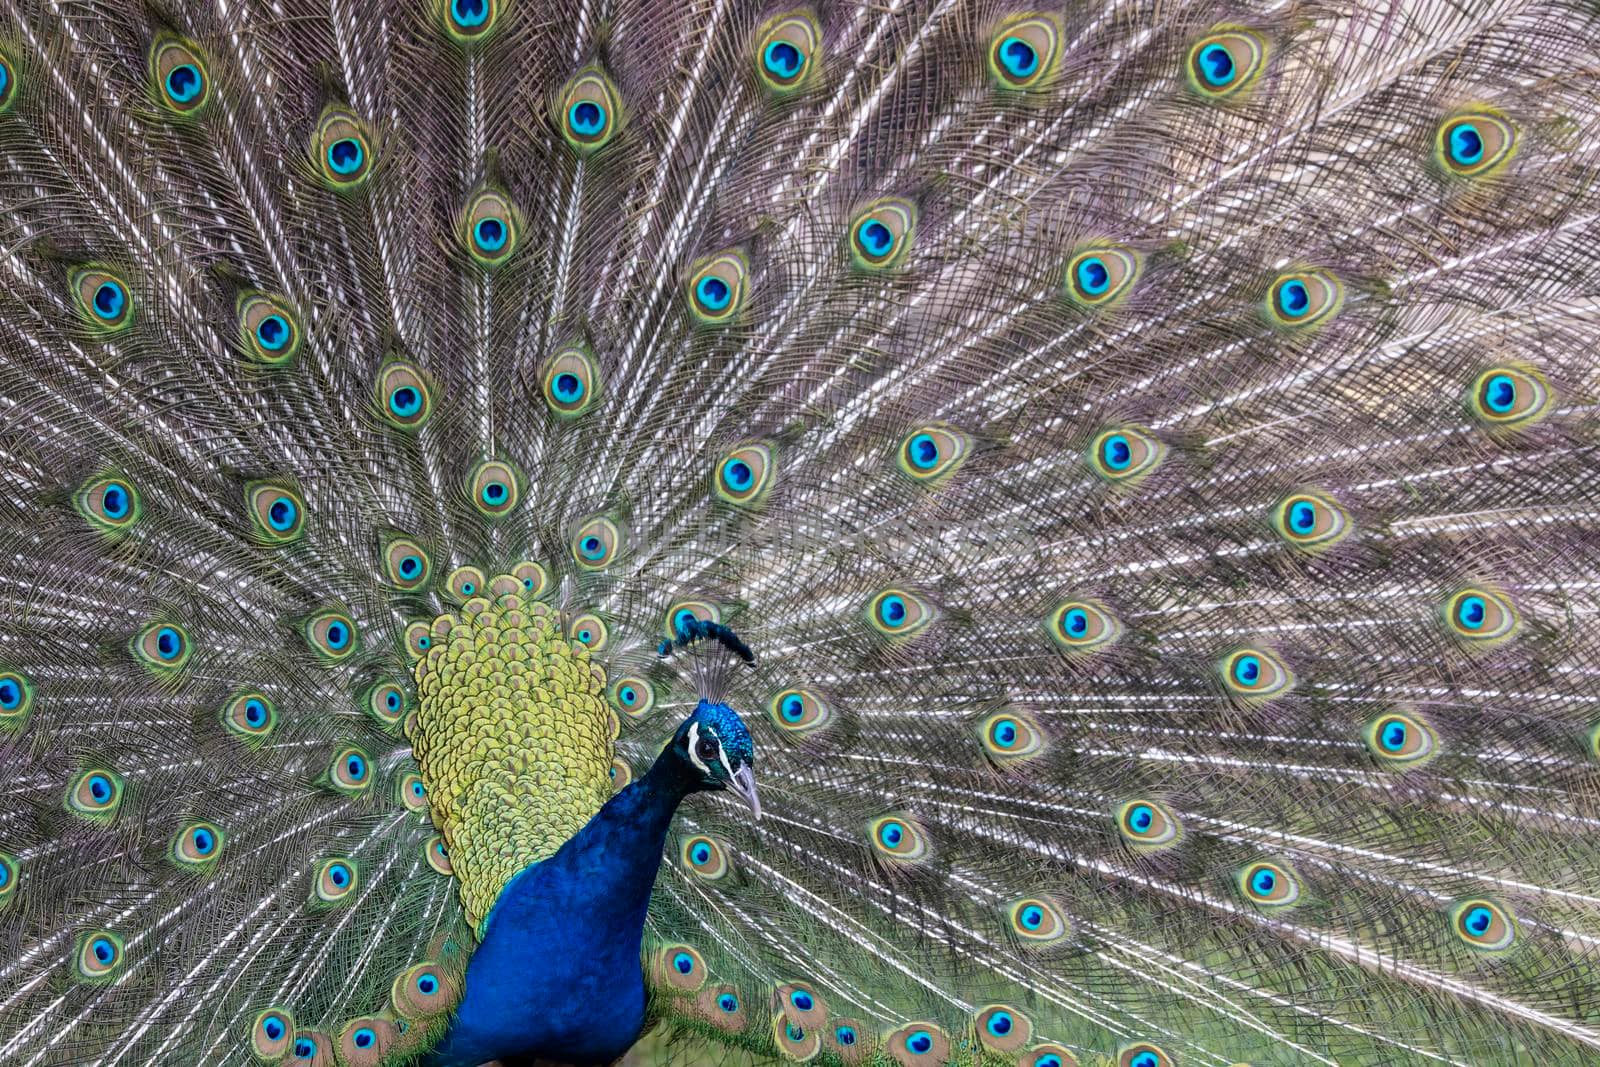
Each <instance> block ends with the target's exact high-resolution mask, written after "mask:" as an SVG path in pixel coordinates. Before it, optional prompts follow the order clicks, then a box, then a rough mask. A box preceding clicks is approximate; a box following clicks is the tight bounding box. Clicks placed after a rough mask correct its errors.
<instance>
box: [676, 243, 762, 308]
mask: <svg viewBox="0 0 1600 1067" xmlns="http://www.w3.org/2000/svg"><path fill="white" fill-rule="evenodd" d="M749 276H750V263H749V261H748V260H747V259H745V255H744V253H743V252H741V251H740V250H738V249H736V248H735V249H729V250H728V251H726V252H718V253H717V254H715V255H712V256H707V257H705V258H704V259H701V260H698V261H697V262H696V263H695V264H694V266H693V267H691V268H690V270H689V281H688V285H687V287H686V293H685V295H686V299H687V300H688V303H689V311H690V313H691V314H692V315H693V316H694V318H695V321H696V322H697V323H699V324H700V325H702V326H721V325H723V324H724V323H727V322H731V321H732V320H733V319H734V317H735V316H737V315H738V314H739V311H740V310H741V309H742V308H743V307H744V303H745V298H746V292H745V287H746V284H747V282H748V279H749Z"/></svg>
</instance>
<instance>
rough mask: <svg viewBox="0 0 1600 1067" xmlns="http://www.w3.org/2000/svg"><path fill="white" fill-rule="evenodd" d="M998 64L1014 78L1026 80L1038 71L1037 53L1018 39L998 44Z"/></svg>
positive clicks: (1008, 38) (1007, 39) (1006, 40)
mask: <svg viewBox="0 0 1600 1067" xmlns="http://www.w3.org/2000/svg"><path fill="white" fill-rule="evenodd" d="M1000 63H1001V65H1002V66H1004V67H1005V68H1006V71H1007V72H1008V73H1009V74H1010V75H1011V76H1012V77H1014V78H1026V77H1028V76H1029V75H1031V74H1032V73H1033V72H1034V71H1036V70H1038V69H1039V53H1038V52H1036V51H1035V50H1034V47H1033V45H1031V44H1029V43H1028V42H1027V41H1024V40H1023V39H1022V38H1020V37H1007V38H1006V39H1005V40H1004V41H1001V42H1000Z"/></svg>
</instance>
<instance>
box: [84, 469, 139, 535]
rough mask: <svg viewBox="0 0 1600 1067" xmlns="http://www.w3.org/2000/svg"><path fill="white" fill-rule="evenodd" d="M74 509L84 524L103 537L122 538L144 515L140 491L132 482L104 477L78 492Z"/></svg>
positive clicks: (117, 477)
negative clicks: (102, 534)
mask: <svg viewBox="0 0 1600 1067" xmlns="http://www.w3.org/2000/svg"><path fill="white" fill-rule="evenodd" d="M73 505H74V507H75V508H76V509H77V512H78V514H79V515H82V516H83V518H84V519H85V521H87V522H88V523H89V525H90V526H93V527H94V528H95V529H97V530H99V531H101V532H102V533H106V534H111V535H120V534H122V533H124V532H125V531H127V530H128V529H129V528H130V527H132V526H133V524H134V523H136V522H138V521H139V518H140V516H142V515H143V514H144V506H143V503H142V501H141V499H140V497H139V491H138V490H137V489H135V488H134V485H133V483H132V482H131V481H129V480H128V479H126V478H123V477H120V476H116V475H102V476H101V477H98V478H95V479H93V480H91V481H90V482H89V483H88V484H87V485H85V486H84V487H83V488H82V489H79V490H78V493H77V496H75V497H74V498H73Z"/></svg>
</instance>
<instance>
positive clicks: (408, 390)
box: [389, 385, 422, 419]
mask: <svg viewBox="0 0 1600 1067" xmlns="http://www.w3.org/2000/svg"><path fill="white" fill-rule="evenodd" d="M389 410H390V411H392V412H394V413H395V414H396V415H399V416H400V417H401V418H403V419H405V418H410V417H411V416H413V415H415V414H416V413H417V412H419V411H421V410H422V392H421V391H420V390H418V389H417V388H416V387H415V386H410V385H402V386H401V387H400V388H398V389H396V390H394V391H393V392H391V393H390V394H389Z"/></svg>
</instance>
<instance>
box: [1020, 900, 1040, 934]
mask: <svg viewBox="0 0 1600 1067" xmlns="http://www.w3.org/2000/svg"><path fill="white" fill-rule="evenodd" d="M1022 925H1023V926H1025V927H1027V928H1028V929H1029V930H1037V929H1039V927H1041V926H1043V925H1044V909H1043V908H1041V907H1039V906H1038V905H1037V904H1029V905H1028V906H1027V907H1026V908H1023V909H1022Z"/></svg>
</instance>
